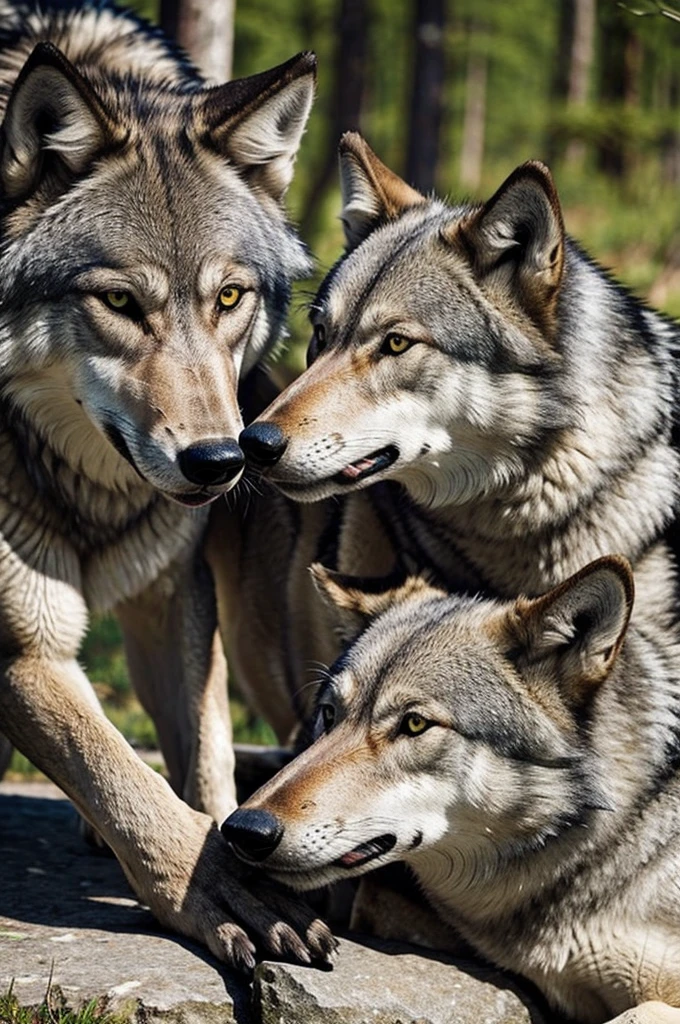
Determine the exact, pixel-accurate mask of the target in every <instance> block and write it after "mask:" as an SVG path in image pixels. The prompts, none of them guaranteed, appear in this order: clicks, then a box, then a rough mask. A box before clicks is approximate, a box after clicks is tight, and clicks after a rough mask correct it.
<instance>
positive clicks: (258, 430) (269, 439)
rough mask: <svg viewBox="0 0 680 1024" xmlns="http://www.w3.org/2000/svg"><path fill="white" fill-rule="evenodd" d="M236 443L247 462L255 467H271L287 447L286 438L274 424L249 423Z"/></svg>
mask: <svg viewBox="0 0 680 1024" xmlns="http://www.w3.org/2000/svg"><path fill="white" fill-rule="evenodd" d="M238 441H239V444H240V445H241V447H242V448H243V451H244V452H245V454H246V458H247V459H248V461H249V462H252V463H253V464H254V465H256V466H273V465H274V463H275V462H278V461H279V459H280V458H281V456H282V455H283V453H284V452H285V450H286V448H287V447H288V438H287V437H286V435H285V434H284V432H283V431H282V430H281V427H277V425H276V424H275V423H251V424H250V426H249V427H246V429H245V430H243V431H242V432H241V436H240V437H239V439H238Z"/></svg>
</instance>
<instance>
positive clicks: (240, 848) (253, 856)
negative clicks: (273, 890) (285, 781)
mask: <svg viewBox="0 0 680 1024" xmlns="http://www.w3.org/2000/svg"><path fill="white" fill-rule="evenodd" d="M283 831H284V829H283V824H282V822H281V821H279V819H278V818H277V817H276V816H275V815H274V814H270V813H269V811H255V810H252V811H251V810H248V809H247V808H239V809H238V810H236V811H234V813H233V814H230V815H229V817H228V818H227V820H226V821H224V822H223V823H222V835H223V836H224V838H225V839H226V840H227V842H229V843H231V845H232V847H233V848H234V852H235V853H236V854H237V855H238V856H239V857H243V858H244V860H248V861H262V860H266V858H267V857H268V856H269V855H270V854H271V853H273V852H274V850H275V849H276V847H277V846H278V845H279V843H280V842H281V837H282V836H283Z"/></svg>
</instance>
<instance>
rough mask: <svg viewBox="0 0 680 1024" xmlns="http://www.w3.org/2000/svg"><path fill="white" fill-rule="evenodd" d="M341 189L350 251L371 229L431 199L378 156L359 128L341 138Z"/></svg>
mask: <svg viewBox="0 0 680 1024" xmlns="http://www.w3.org/2000/svg"><path fill="white" fill-rule="evenodd" d="M338 152H339V155H340V189H341V191H342V213H341V215H340V217H341V220H342V224H343V227H344V229H345V240H346V242H347V251H348V252H349V251H351V250H352V249H354V248H356V246H357V245H359V243H360V242H363V240H364V238H366V237H367V236H368V235H370V233H371V231H373V230H374V229H375V228H377V227H378V226H379V225H380V224H384V223H385V222H386V221H388V220H394V219H395V218H396V217H398V216H399V215H400V214H401V213H403V212H404V211H405V210H407V209H409V208H410V207H411V206H418V205H420V204H421V203H426V202H427V199H426V198H425V196H423V195H421V193H420V192H417V191H416V190H415V189H414V188H411V186H410V185H407V184H406V182H405V181H402V180H401V178H400V177H399V176H398V175H397V174H395V173H394V171H391V170H390V169H389V167H386V166H385V164H384V163H382V162H381V161H380V160H378V157H377V156H376V155H375V153H374V152H373V150H372V149H371V147H370V146H369V145H368V143H367V142H366V140H365V139H363V138H362V137H361V135H359V134H358V133H357V132H346V133H345V134H344V135H343V136H342V138H341V139H340V145H339V147H338Z"/></svg>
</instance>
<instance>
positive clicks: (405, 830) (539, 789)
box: [223, 557, 633, 890]
mask: <svg viewBox="0 0 680 1024" xmlns="http://www.w3.org/2000/svg"><path fill="white" fill-rule="evenodd" d="M316 574H317V579H318V581H319V583H320V585H321V587H322V589H323V590H324V591H325V593H326V595H327V596H328V597H329V598H330V600H331V601H332V602H334V604H335V605H336V606H337V608H338V610H339V613H340V614H341V617H342V629H343V631H344V632H345V635H351V634H352V633H356V632H357V631H358V630H360V629H361V628H362V627H366V628H365V631H364V632H362V633H361V634H360V636H359V638H358V640H357V641H356V642H355V643H354V644H353V645H352V646H351V647H350V648H349V649H348V651H347V653H346V654H345V655H344V656H343V657H341V659H340V660H339V662H338V663H337V664H336V665H335V667H334V668H333V669H332V671H331V674H330V676H329V679H328V681H327V683H326V684H325V685H324V686H323V687H322V690H321V692H320V694H319V698H318V722H317V732H318V739H317V740H316V742H315V743H314V744H313V745H312V746H311V747H310V748H309V749H308V750H306V751H305V752H304V753H303V754H302V755H301V756H300V757H299V758H297V759H295V760H294V761H293V762H291V763H290V764H289V765H288V766H287V767H286V768H284V770H283V771H282V772H280V773H279V775H277V776H275V777H274V778H273V779H272V780H271V781H270V782H269V783H267V784H266V785H265V786H264V787H263V788H262V789H261V790H259V791H258V792H257V793H256V794H255V795H254V796H253V797H251V799H249V800H248V801H246V803H245V804H244V805H243V806H242V807H241V808H240V809H239V810H237V811H235V812H234V814H233V815H231V817H230V818H228V819H227V821H226V822H225V823H224V825H223V831H224V834H225V836H226V837H227V839H229V840H230V841H231V842H232V843H233V845H234V847H235V849H236V851H237V852H239V853H240V854H241V856H243V857H244V858H245V859H246V860H248V861H250V862H251V863H253V862H257V863H260V864H261V865H262V866H263V867H265V868H266V869H267V870H268V871H270V872H271V873H272V874H273V875H275V876H276V877H277V878H279V879H281V880H282V881H285V882H286V883H287V884H289V885H292V886H293V887H296V888H300V889H304V888H313V887H316V886H319V885H323V884H326V883H328V882H332V881H335V880H337V879H339V878H343V877H346V876H348V875H358V874H362V873H364V872H365V871H369V870H371V869H372V868H374V867H377V866H379V865H381V864H384V863H386V862H388V861H391V860H394V859H400V860H406V861H407V862H408V863H409V864H411V866H412V867H413V868H414V870H415V871H416V873H418V874H419V875H421V877H422V876H424V875H426V874H427V872H428V871H435V873H436V871H437V870H441V871H443V872H444V874H445V877H446V872H447V871H450V877H449V883H450V887H451V889H452V890H453V889H455V886H456V882H457V876H458V874H460V875H461V879H460V881H461V884H463V883H464V879H463V878H462V876H463V875H464V874H465V871H466V870H467V868H468V867H470V865H472V866H473V867H474V869H475V872H477V873H478V875H479V877H482V878H483V877H484V873H485V870H486V867H487V866H489V867H490V869H491V868H492V867H493V869H494V870H495V867H496V866H497V865H498V864H499V863H502V862H503V860H504V858H508V857H510V858H512V857H515V856H520V857H521V856H524V855H525V854H526V852H527V851H530V850H532V849H538V848H540V847H541V846H542V845H543V844H544V843H545V842H546V840H547V839H548V837H550V836H551V835H554V834H556V833H560V832H562V831H563V830H564V829H565V828H567V827H569V826H570V825H573V824H575V823H577V822H580V821H583V820H584V819H585V818H586V817H587V815H588V813H589V811H590V810H591V809H592V808H593V807H597V806H598V801H599V806H601V805H602V796H601V795H600V793H599V792H598V789H597V784H596V782H595V778H594V773H593V771H592V767H593V766H592V763H591V762H592V754H591V751H590V750H589V740H588V729H589V726H588V721H589V718H590V715H591V710H592V707H593V705H594V702H595V701H596V700H597V699H598V693H599V692H600V691H601V688H602V686H603V684H604V683H605V681H606V680H607V678H608V677H609V675H610V673H611V672H612V669H613V667H614V664H615V662H616V660H617V655H618V653H619V651H620V648H621V645H622V643H623V638H624V634H625V631H626V627H627V623H628V618H629V615H630V611H631V606H632V601H633V583H632V574H631V570H630V567H629V565H628V563H627V562H625V561H624V560H623V559H621V558H617V557H606V558H602V559H599V560H598V561H596V562H593V563H591V564H590V565H588V566H587V567H586V568H585V569H583V570H582V571H581V572H580V573H578V574H577V575H575V576H573V577H571V578H570V579H569V580H567V581H566V582H565V583H563V584H562V585H561V586H558V587H556V588H555V589H553V590H551V591H550V592H549V593H547V594H546V595H544V596H542V597H540V598H537V599H534V600H527V599H524V598H522V599H519V600H517V601H515V602H508V603H501V602H494V601H481V600H474V599H470V598H462V597H451V596H447V595H446V594H444V593H442V592H441V591H438V590H435V589H433V588H432V587H431V586H430V585H429V584H427V583H426V582H424V581H423V580H421V579H410V580H408V581H407V582H405V583H404V584H403V585H402V586H401V587H399V588H397V589H396V590H392V591H387V592H380V591H377V592H375V591H374V592H367V591H366V589H365V586H364V584H362V583H360V582H358V581H353V580H351V579H346V578H344V577H341V576H338V575H337V574H330V573H328V572H325V571H323V570H319V569H317V570H316ZM611 727H613V724H612V726H611Z"/></svg>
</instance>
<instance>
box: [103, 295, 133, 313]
mask: <svg viewBox="0 0 680 1024" xmlns="http://www.w3.org/2000/svg"><path fill="white" fill-rule="evenodd" d="M104 302H105V303H106V305H107V306H110V307H111V309H115V311H116V312H117V313H120V312H122V311H123V310H124V309H127V308H128V307H129V306H131V305H132V296H131V295H130V293H129V292H106V294H105V295H104Z"/></svg>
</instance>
